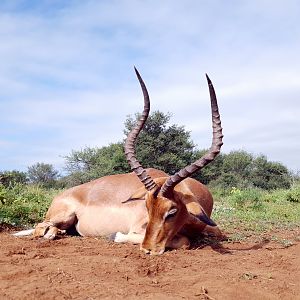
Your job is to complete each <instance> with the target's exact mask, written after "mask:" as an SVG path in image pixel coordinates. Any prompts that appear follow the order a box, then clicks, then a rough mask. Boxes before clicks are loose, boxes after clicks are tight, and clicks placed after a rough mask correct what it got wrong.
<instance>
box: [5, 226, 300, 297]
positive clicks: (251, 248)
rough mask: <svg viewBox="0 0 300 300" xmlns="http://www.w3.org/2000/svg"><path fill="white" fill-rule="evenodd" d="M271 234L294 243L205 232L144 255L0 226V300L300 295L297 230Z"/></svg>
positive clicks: (102, 243)
mask: <svg viewBox="0 0 300 300" xmlns="http://www.w3.org/2000/svg"><path fill="white" fill-rule="evenodd" d="M274 234H275V235H277V236H281V238H282V237H283V236H284V237H285V238H289V239H290V240H292V241H293V245H292V246H289V247H285V246H284V244H283V243H279V242H271V241H270V239H269V240H268V239H264V240H263V242H260V243H255V242H250V241H247V242H242V243H232V242H228V241H221V242H218V241H210V242H207V241H208V239H207V238H206V239H204V242H202V243H201V242H198V244H197V245H195V246H194V248H193V249H192V250H177V251H174V250H173V251H168V252H166V253H164V254H163V255H162V256H149V255H145V254H143V253H142V252H140V251H139V247H138V246H136V245H128V244H115V243H112V242H109V241H106V240H105V239H101V238H82V237H70V236H68V237H67V236H65V237H62V238H60V239H58V240H54V241H45V240H41V239H39V240H37V239H33V238H31V237H25V238H16V237H13V236H11V235H9V232H8V231H7V230H3V229H2V232H1V233H0V244H1V253H0V270H1V271H0V299H209V300H212V299H222V300H224V299H272V300H273V299H300V229H296V230H294V231H291V232H277V233H272V236H274ZM270 236H271V235H269V237H270ZM273 239H274V238H273Z"/></svg>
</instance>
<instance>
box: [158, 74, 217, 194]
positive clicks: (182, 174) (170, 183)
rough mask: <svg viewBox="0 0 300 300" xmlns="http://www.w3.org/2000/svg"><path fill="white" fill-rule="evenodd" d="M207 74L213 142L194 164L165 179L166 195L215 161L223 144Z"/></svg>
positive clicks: (214, 95)
mask: <svg viewBox="0 0 300 300" xmlns="http://www.w3.org/2000/svg"><path fill="white" fill-rule="evenodd" d="M205 75H206V79H207V83H208V88H209V94H210V102H211V114H212V128H213V138H212V144H211V147H210V149H209V151H208V152H207V153H206V154H204V155H203V156H202V157H201V158H199V159H198V160H196V161H195V162H193V163H192V164H190V165H188V166H186V167H185V168H183V169H181V170H180V171H179V172H177V173H175V174H174V175H172V176H170V177H169V178H168V179H167V180H166V181H165V183H164V185H163V186H162V188H161V193H162V195H163V196H165V197H167V196H169V195H171V193H172V191H173V189H174V187H175V186H176V184H178V183H179V182H181V181H182V180H184V179H185V178H187V177H189V176H191V175H192V174H194V173H195V172H197V171H199V170H200V169H202V168H203V167H205V166H206V165H207V164H209V163H210V162H211V161H213V160H214V159H215V157H216V156H217V155H218V154H219V153H220V149H221V146H222V145H223V141H222V138H223V133H222V126H221V118H220V113H219V108H218V102H217V97H216V93H215V89H214V86H213V84H212V82H211V80H210V78H209V77H208V75H207V74H205Z"/></svg>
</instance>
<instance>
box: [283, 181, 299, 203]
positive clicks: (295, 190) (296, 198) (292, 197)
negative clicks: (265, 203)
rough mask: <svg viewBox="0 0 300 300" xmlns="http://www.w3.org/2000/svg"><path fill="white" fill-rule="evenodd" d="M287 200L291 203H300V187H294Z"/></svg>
mask: <svg viewBox="0 0 300 300" xmlns="http://www.w3.org/2000/svg"><path fill="white" fill-rule="evenodd" d="M286 200H287V201H289V202H297V203H300V185H297V186H294V187H293V188H291V189H290V190H289V191H288V192H287V194H286Z"/></svg>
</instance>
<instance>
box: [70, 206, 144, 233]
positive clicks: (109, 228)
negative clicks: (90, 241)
mask: <svg viewBox="0 0 300 300" xmlns="http://www.w3.org/2000/svg"><path fill="white" fill-rule="evenodd" d="M145 213H147V212H146V210H145V209H144V208H141V207H139V208H138V209H133V208H132V207H131V208H130V207H117V206H114V207H101V206H94V205H93V206H87V207H82V208H81V210H80V212H78V213H77V218H78V223H77V225H76V229H77V231H78V233H79V234H80V235H82V236H109V235H111V234H113V233H116V232H122V233H128V232H129V231H130V229H131V227H132V226H133V224H134V223H135V222H136V220H137V219H138V218H140V217H141V214H145Z"/></svg>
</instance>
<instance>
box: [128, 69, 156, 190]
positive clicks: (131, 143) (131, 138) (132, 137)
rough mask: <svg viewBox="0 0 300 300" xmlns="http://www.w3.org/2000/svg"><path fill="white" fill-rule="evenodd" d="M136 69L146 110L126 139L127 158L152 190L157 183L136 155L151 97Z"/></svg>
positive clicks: (136, 172) (148, 188) (133, 169)
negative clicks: (137, 141) (136, 142)
mask: <svg viewBox="0 0 300 300" xmlns="http://www.w3.org/2000/svg"><path fill="white" fill-rule="evenodd" d="M134 70H135V73H136V76H137V78H138V80H139V82H140V85H141V88H142V91H143V95H144V110H143V113H142V115H141V117H140V118H139V120H138V122H137V124H136V126H135V127H134V128H133V129H132V130H131V131H130V133H129V134H128V136H127V138H126V141H125V145H124V150H125V155H126V159H127V161H128V163H129V165H130V167H131V170H132V171H134V172H135V174H136V175H137V176H138V178H139V179H140V181H141V182H142V183H143V184H144V185H145V187H146V189H147V190H148V191H150V190H152V189H154V188H157V185H156V183H155V182H154V181H153V179H152V178H151V177H150V176H149V175H148V174H147V172H146V170H145V169H144V168H143V167H142V166H141V164H140V163H139V162H138V160H137V158H136V156H135V141H136V139H137V137H138V135H139V133H140V131H141V130H142V128H143V126H144V124H145V122H146V120H147V118H148V115H149V111H150V98H149V94H148V91H147V88H146V85H145V83H144V81H143V79H142V77H141V75H140V74H139V72H138V70H137V69H136V68H135V67H134Z"/></svg>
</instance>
